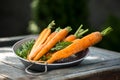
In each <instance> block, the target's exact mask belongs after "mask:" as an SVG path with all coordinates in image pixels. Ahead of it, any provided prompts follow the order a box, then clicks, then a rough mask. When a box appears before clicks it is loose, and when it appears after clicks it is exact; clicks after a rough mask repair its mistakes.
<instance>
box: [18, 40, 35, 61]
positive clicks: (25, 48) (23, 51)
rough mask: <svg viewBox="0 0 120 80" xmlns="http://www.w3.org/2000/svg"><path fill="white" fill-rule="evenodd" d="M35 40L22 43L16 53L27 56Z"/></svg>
mask: <svg viewBox="0 0 120 80" xmlns="http://www.w3.org/2000/svg"><path fill="white" fill-rule="evenodd" d="M34 42H35V40H31V41H28V42H26V43H24V44H22V45H21V47H20V48H18V49H17V50H16V54H17V55H18V56H20V57H22V58H25V59H26V58H27V55H28V54H29V52H30V50H31V49H32V46H33V44H34Z"/></svg>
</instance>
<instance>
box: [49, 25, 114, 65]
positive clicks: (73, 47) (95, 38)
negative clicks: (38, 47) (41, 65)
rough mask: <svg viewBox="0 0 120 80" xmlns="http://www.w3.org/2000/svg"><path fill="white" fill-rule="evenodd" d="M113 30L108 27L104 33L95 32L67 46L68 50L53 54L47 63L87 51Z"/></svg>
mask: <svg viewBox="0 0 120 80" xmlns="http://www.w3.org/2000/svg"><path fill="white" fill-rule="evenodd" d="M111 30H112V29H111V28H110V27H108V28H107V29H105V30H104V31H102V32H93V33H91V34H88V35H87V36H85V37H83V38H81V39H76V40H74V41H73V43H72V44H70V45H69V46H67V47H66V48H64V49H62V50H60V51H57V52H55V53H53V55H52V57H51V58H50V59H49V60H47V63H48V64H50V63H53V62H54V61H56V60H60V59H63V58H67V57H69V56H71V55H73V54H75V53H78V52H80V51H82V50H85V49H86V48H88V47H90V46H92V45H94V44H96V43H98V42H100V41H101V40H102V37H103V36H104V35H106V34H107V33H108V32H110V31H111Z"/></svg>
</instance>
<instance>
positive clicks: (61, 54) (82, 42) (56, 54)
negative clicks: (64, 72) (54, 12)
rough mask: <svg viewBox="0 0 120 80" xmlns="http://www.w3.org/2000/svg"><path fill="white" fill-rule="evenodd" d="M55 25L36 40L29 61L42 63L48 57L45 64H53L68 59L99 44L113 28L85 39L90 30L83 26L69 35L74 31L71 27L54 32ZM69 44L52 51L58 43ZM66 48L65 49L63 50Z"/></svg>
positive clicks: (49, 27)
mask: <svg viewBox="0 0 120 80" xmlns="http://www.w3.org/2000/svg"><path fill="white" fill-rule="evenodd" d="M54 25H55V23H54V21H52V22H51V23H50V24H49V25H48V27H47V28H45V29H44V30H43V31H42V32H41V33H40V34H39V36H38V38H37V39H36V41H35V43H34V45H33V47H32V49H31V52H30V53H29V54H28V56H27V59H28V60H30V61H41V60H42V59H41V58H43V57H48V56H49V58H47V59H46V60H45V62H47V63H48V64H51V63H53V62H55V61H57V60H60V59H63V58H67V57H69V56H71V55H73V54H76V53H78V52H80V51H82V50H85V49H86V48H88V47H90V46H92V45H94V44H96V43H98V42H99V41H101V40H102V37H103V36H105V35H106V34H108V33H109V32H110V31H111V30H112V28H111V27H108V28H106V29H105V30H103V31H102V32H99V31H97V32H93V33H91V34H88V35H86V36H84V37H83V34H85V33H86V32H87V31H88V29H86V30H84V29H82V26H83V25H81V26H80V27H79V28H78V30H77V31H76V32H75V34H69V32H70V31H71V30H72V29H71V27H70V26H67V27H66V28H64V29H61V28H56V30H55V31H54V32H52V30H51V29H52V27H53V26H54ZM62 42H64V43H68V42H70V44H68V45H67V46H64V44H63V45H60V47H59V49H58V50H57V51H53V52H51V49H52V48H54V47H55V46H56V45H57V44H58V43H62ZM63 46H64V48H63Z"/></svg>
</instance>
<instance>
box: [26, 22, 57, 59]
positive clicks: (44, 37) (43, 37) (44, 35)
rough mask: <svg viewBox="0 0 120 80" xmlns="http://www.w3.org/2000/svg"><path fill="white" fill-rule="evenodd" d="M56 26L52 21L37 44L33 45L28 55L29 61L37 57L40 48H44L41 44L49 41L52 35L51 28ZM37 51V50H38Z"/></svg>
mask: <svg viewBox="0 0 120 80" xmlns="http://www.w3.org/2000/svg"><path fill="white" fill-rule="evenodd" d="M54 25H55V23H54V21H52V22H51V23H50V24H49V25H48V27H47V28H45V29H44V30H43V31H42V32H41V33H40V34H39V37H38V38H37V39H36V41H35V44H34V45H33V47H32V49H31V52H30V54H29V55H28V57H27V59H28V60H31V59H32V58H33V57H35V55H36V54H37V53H35V51H36V52H37V50H38V48H39V49H40V48H42V47H40V45H41V44H43V43H44V42H45V40H46V39H47V37H48V36H49V35H50V33H51V28H52V27H53V26H54ZM36 49H37V50H36Z"/></svg>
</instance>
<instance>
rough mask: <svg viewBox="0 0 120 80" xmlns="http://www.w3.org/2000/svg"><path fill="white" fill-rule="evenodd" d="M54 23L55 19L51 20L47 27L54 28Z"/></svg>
mask: <svg viewBox="0 0 120 80" xmlns="http://www.w3.org/2000/svg"><path fill="white" fill-rule="evenodd" d="M54 25H55V21H54V20H53V21H51V23H50V24H49V25H48V27H47V28H52V27H53V26H54Z"/></svg>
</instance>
